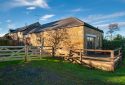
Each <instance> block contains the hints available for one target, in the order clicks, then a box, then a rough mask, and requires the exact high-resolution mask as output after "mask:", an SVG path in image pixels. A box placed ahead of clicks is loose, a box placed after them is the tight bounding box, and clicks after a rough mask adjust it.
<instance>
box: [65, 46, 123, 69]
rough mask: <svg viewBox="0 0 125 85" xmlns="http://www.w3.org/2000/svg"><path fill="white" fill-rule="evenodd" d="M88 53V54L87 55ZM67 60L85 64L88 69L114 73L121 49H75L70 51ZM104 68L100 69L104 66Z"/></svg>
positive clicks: (120, 57)
mask: <svg viewBox="0 0 125 85" xmlns="http://www.w3.org/2000/svg"><path fill="white" fill-rule="evenodd" d="M89 52H90V53H89ZM67 60H70V61H72V62H75V63H79V64H86V65H88V66H90V67H95V68H96V67H97V65H101V66H98V67H100V68H103V69H104V70H105V67H106V66H109V68H107V67H106V70H110V71H114V69H115V68H116V66H117V65H118V64H119V62H121V60H122V49H121V48H118V49H115V50H95V49H84V50H83V49H76V50H75V51H73V50H70V53H69V57H67ZM104 65H105V67H102V66H104Z"/></svg>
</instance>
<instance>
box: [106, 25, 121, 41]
mask: <svg viewBox="0 0 125 85" xmlns="http://www.w3.org/2000/svg"><path fill="white" fill-rule="evenodd" d="M108 29H109V31H108V32H107V33H109V34H110V40H113V37H112V35H113V33H114V32H115V31H118V30H119V26H118V24H117V23H114V24H109V26H108Z"/></svg>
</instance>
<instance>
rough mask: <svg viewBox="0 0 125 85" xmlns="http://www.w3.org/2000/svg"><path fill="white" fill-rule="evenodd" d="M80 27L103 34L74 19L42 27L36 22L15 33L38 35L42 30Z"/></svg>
mask: <svg viewBox="0 0 125 85" xmlns="http://www.w3.org/2000/svg"><path fill="white" fill-rule="evenodd" d="M82 25H83V26H86V27H89V28H91V29H94V30H97V31H99V32H102V33H103V31H102V30H100V29H98V28H96V27H94V26H92V25H89V24H87V23H86V22H83V21H81V20H80V19H78V18H74V17H70V18H66V19H61V20H58V21H54V22H50V23H47V24H43V25H41V24H40V23H39V22H36V23H33V24H31V25H29V26H27V27H22V28H18V29H16V31H23V33H24V35H25V34H28V33H39V32H42V31H44V30H51V29H61V28H71V27H75V26H82Z"/></svg>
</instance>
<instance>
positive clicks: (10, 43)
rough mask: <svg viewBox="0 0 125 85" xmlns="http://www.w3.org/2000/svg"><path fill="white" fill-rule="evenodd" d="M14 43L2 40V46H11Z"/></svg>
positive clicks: (0, 40) (0, 42) (0, 44)
mask: <svg viewBox="0 0 125 85" xmlns="http://www.w3.org/2000/svg"><path fill="white" fill-rule="evenodd" d="M11 45H13V42H12V41H11V40H8V39H0V46H11Z"/></svg>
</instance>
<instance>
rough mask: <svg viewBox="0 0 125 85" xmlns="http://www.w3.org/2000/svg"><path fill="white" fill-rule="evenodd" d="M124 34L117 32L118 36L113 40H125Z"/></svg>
mask: <svg viewBox="0 0 125 85" xmlns="http://www.w3.org/2000/svg"><path fill="white" fill-rule="evenodd" d="M123 39H124V38H123V36H122V35H120V34H117V35H116V37H115V38H114V39H113V40H123Z"/></svg>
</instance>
